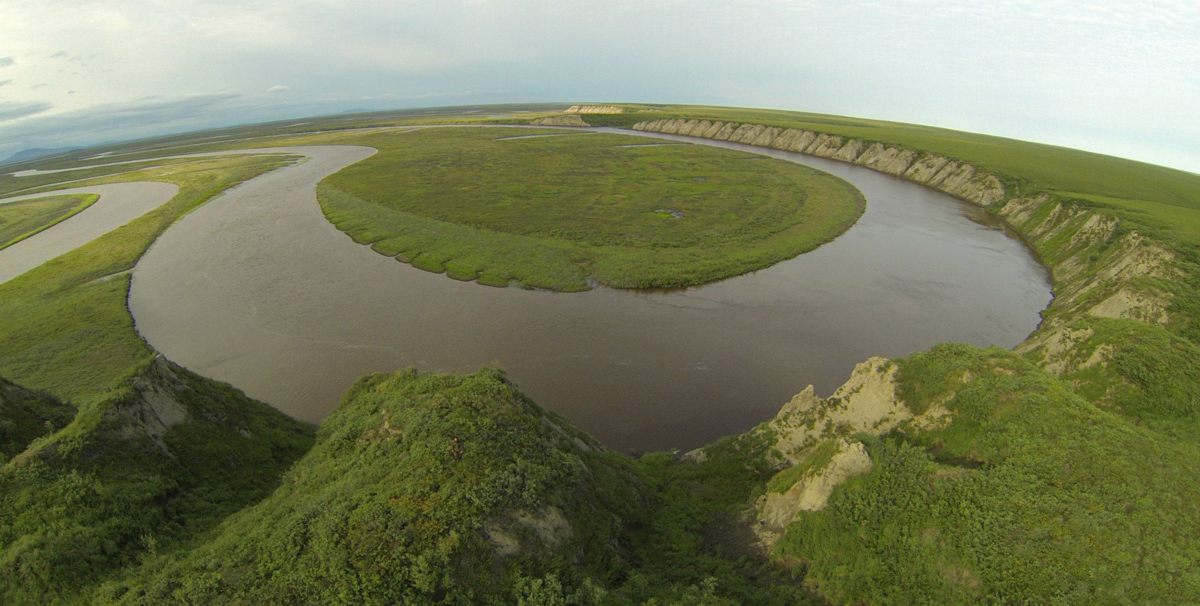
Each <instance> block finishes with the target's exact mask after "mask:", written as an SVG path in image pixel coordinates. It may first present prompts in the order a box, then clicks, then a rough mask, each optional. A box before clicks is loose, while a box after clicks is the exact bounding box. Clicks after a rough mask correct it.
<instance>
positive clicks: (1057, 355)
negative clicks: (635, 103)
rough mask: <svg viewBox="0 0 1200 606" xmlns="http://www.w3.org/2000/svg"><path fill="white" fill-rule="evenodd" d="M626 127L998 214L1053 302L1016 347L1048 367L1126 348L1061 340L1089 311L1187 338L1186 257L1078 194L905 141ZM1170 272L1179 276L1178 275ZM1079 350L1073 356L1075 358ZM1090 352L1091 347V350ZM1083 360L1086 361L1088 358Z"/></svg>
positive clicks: (703, 123) (1194, 309) (756, 128)
mask: <svg viewBox="0 0 1200 606" xmlns="http://www.w3.org/2000/svg"><path fill="white" fill-rule="evenodd" d="M631 128H633V130H638V131H645V132H656V133H664V134H672V135H682V136H689V137H702V138H710V139H717V140H726V141H731V142H735V143H743V144H747V145H755V146H762V147H771V148H775V149H781V150H786V151H793V152H798V153H804V154H810V155H814V156H819V157H824V158H830V159H834V160H839V161H843V162H850V163H854V164H857V165H860V166H864V167H867V168H871V169H874V170H877V171H880V172H884V173H887V174H891V175H895V176H897V177H900V178H903V179H907V180H910V181H914V182H917V183H921V184H923V185H926V186H928V187H933V188H935V189H939V190H941V191H944V192H946V193H949V194H951V195H954V196H956V197H959V198H961V199H963V200H966V201H968V202H971V203H973V204H976V205H979V206H981V207H983V208H985V209H987V210H988V211H989V212H991V213H993V214H995V215H996V216H997V217H999V218H1001V219H1002V220H1003V221H1004V222H1005V224H1006V225H1008V226H1009V227H1011V228H1012V229H1013V230H1015V231H1016V232H1017V233H1018V234H1020V235H1021V237H1022V238H1023V239H1024V240H1025V241H1026V242H1027V243H1028V244H1029V246H1030V247H1031V248H1032V249H1033V250H1034V251H1035V252H1036V253H1037V254H1038V256H1039V258H1040V259H1041V261H1042V262H1043V263H1044V264H1045V265H1046V266H1047V268H1048V269H1049V270H1050V271H1051V273H1052V276H1053V279H1054V283H1055V288H1054V294H1055V300H1054V301H1053V303H1052V304H1051V305H1050V307H1049V308H1047V310H1046V311H1045V312H1044V314H1043V317H1044V320H1045V321H1044V322H1043V324H1042V326H1041V327H1040V328H1039V330H1038V331H1037V332H1035V333H1034V334H1033V335H1032V336H1031V337H1030V339H1029V340H1028V341H1027V342H1026V343H1025V344H1023V345H1022V346H1021V347H1020V348H1018V349H1019V351H1022V352H1029V353H1030V354H1031V355H1033V356H1035V358H1036V359H1039V360H1040V362H1041V363H1042V364H1043V365H1044V366H1045V367H1046V368H1048V369H1050V370H1052V371H1054V372H1058V373H1070V372H1074V371H1078V370H1081V369H1080V366H1083V368H1082V370H1086V368H1087V367H1090V366H1091V365H1095V364H1096V363H1098V362H1099V361H1100V360H1101V359H1109V360H1111V359H1112V358H1113V357H1114V355H1116V354H1117V353H1118V350H1119V349H1121V348H1122V347H1125V346H1127V345H1128V344H1127V343H1121V342H1119V341H1121V339H1103V338H1101V340H1100V341H1095V340H1093V341H1092V342H1091V343H1089V346H1088V347H1086V348H1073V347H1063V346H1062V344H1063V343H1064V342H1065V341H1072V342H1075V341H1079V340H1080V337H1081V335H1083V334H1085V333H1087V334H1088V337H1089V338H1092V337H1095V335H1096V331H1095V330H1094V329H1089V328H1088V326H1087V325H1088V324H1090V323H1092V322H1093V320H1092V319H1095V318H1102V319H1103V318H1111V319H1119V320H1132V321H1135V322H1140V323H1146V324H1151V325H1154V326H1158V327H1162V328H1165V329H1167V330H1168V331H1169V332H1171V333H1174V334H1177V335H1181V336H1192V337H1194V335H1195V334H1197V333H1198V331H1197V330H1196V328H1195V327H1196V326H1197V322H1196V319H1197V316H1198V315H1200V305H1197V303H1196V302H1195V301H1194V300H1193V299H1194V296H1195V295H1194V293H1195V288H1194V284H1195V281H1196V278H1195V276H1196V275H1197V272H1196V271H1195V262H1194V260H1191V259H1188V258H1186V255H1182V256H1181V255H1180V254H1179V253H1178V252H1177V251H1176V250H1172V249H1171V247H1170V246H1169V245H1167V244H1164V243H1162V242H1158V241H1155V239H1153V238H1150V237H1147V236H1145V235H1143V234H1142V233H1140V232H1139V227H1138V226H1137V225H1129V224H1128V221H1125V220H1123V219H1122V218H1120V217H1118V216H1115V215H1114V214H1112V213H1107V212H1104V211H1103V210H1102V209H1100V208H1097V207H1095V206H1094V205H1089V204H1087V203H1086V201H1084V200H1081V199H1075V198H1069V197H1063V196H1060V195H1056V194H1055V193H1052V192H1045V191H1023V190H1022V186H1021V183H1022V182H1023V179H1022V178H1021V177H1020V176H1019V175H1003V174H999V173H996V172H992V171H988V170H985V169H983V168H980V167H977V166H975V165H972V164H969V163H966V162H962V161H959V160H956V159H953V158H949V157H946V156H941V155H935V154H930V153H926V152H923V151H920V150H917V149H914V148H909V147H904V146H898V145H890V146H889V145H884V144H881V143H876V142H870V141H862V140H859V139H853V138H845V137H840V136H835V135H830V134H827V133H819V132H814V131H809V130H803V129H794V128H780V127H773V126H763V125H756V124H741V123H735V122H721V121H708V120H685V119H663V120H650V121H642V122H637V123H635V124H633V125H632V127H631ZM1180 278H1187V279H1185V280H1182V281H1181V280H1180ZM1080 351H1086V352H1087V355H1086V356H1085V357H1084V358H1083V359H1075V358H1076V357H1078V356H1077V354H1078V353H1079V352H1080ZM1097 351H1099V353H1096V352H1097ZM1088 360H1091V363H1090V364H1089V363H1088Z"/></svg>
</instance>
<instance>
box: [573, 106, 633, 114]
mask: <svg viewBox="0 0 1200 606" xmlns="http://www.w3.org/2000/svg"><path fill="white" fill-rule="evenodd" d="M624 111H625V110H623V109H621V108H620V107H617V106H616V105H572V106H571V107H568V108H567V109H566V111H565V112H563V113H567V114H619V113H622V112H624Z"/></svg>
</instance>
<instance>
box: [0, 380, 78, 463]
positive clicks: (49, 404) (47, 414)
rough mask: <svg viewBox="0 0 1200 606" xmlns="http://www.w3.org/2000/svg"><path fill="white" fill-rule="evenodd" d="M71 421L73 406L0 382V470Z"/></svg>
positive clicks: (73, 412)
mask: <svg viewBox="0 0 1200 606" xmlns="http://www.w3.org/2000/svg"><path fill="white" fill-rule="evenodd" d="M74 418H75V407H74V406H71V405H70V404H68V403H66V402H63V401H62V400H59V399H58V398H55V397H53V396H51V395H49V394H45V393H39V392H35V391H30V390H28V389H25V388H23V387H21V386H19V385H14V384H12V383H10V382H9V381H6V380H4V379H3V378H0V466H2V465H4V464H5V463H7V462H8V460H9V459H10V458H12V457H14V456H16V455H18V454H20V453H21V452H23V451H24V450H25V449H26V448H27V447H28V446H29V445H30V444H31V443H32V442H33V441H34V440H35V439H37V438H40V437H42V436H45V435H49V434H52V433H54V432H55V431H58V430H59V429H62V428H63V427H66V426H67V424H68V423H70V422H71V420H72V419H74Z"/></svg>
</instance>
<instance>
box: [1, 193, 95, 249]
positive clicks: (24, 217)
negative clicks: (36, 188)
mask: <svg viewBox="0 0 1200 606" xmlns="http://www.w3.org/2000/svg"><path fill="white" fill-rule="evenodd" d="M98 199H100V196H97V195H95V194H73V195H66V196H48V197H46V198H35V199H33V200H19V201H17V202H6V203H3V204H0V249H4V248H8V247H9V246H12V245H13V244H16V243H17V242H20V241H21V240H24V239H26V238H28V237H30V236H33V235H35V234H38V233H41V232H43V231H45V230H47V229H50V228H51V227H54V226H55V225H57V224H59V223H62V222H63V221H66V220H67V219H70V218H71V217H73V216H75V215H77V214H79V213H80V212H83V210H84V209H85V208H87V207H89V206H91V205H92V204H94V203H95V202H96V200H98Z"/></svg>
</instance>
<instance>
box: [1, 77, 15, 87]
mask: <svg viewBox="0 0 1200 606" xmlns="http://www.w3.org/2000/svg"><path fill="white" fill-rule="evenodd" d="M9 84H12V79H11V78H10V79H8V80H0V86H8V85H9Z"/></svg>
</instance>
